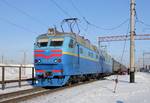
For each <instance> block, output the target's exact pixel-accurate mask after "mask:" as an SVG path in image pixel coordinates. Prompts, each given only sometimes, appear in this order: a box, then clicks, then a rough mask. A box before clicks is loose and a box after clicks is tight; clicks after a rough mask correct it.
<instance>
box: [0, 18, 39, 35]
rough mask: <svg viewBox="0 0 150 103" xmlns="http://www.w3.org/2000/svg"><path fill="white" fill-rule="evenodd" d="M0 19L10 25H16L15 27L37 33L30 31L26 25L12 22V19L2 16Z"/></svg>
mask: <svg viewBox="0 0 150 103" xmlns="http://www.w3.org/2000/svg"><path fill="white" fill-rule="evenodd" d="M0 21H3V22H5V23H7V24H10V25H12V26H15V27H17V28H19V29H22V30H24V31H27V32H30V33H33V34H38V33H37V32H35V31H32V30H30V29H28V28H26V27H24V26H21V25H19V24H16V23H14V22H12V21H9V20H7V19H4V18H2V17H0Z"/></svg>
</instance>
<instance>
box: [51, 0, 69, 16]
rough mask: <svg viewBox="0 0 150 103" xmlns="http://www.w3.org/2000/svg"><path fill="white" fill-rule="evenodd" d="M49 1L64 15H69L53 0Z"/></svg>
mask: <svg viewBox="0 0 150 103" xmlns="http://www.w3.org/2000/svg"><path fill="white" fill-rule="evenodd" d="M49 1H51V2H52V3H53V4H54V5H55V6H56V7H57V8H58V9H60V10H61V11H62V12H63V13H64V14H65V15H66V16H68V17H71V15H70V14H69V13H68V12H67V11H66V10H64V9H63V8H62V7H61V6H60V5H59V4H58V3H57V2H56V1H55V0H49Z"/></svg>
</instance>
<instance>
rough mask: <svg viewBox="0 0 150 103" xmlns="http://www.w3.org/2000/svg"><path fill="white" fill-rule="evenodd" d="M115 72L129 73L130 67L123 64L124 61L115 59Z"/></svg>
mask: <svg viewBox="0 0 150 103" xmlns="http://www.w3.org/2000/svg"><path fill="white" fill-rule="evenodd" d="M112 69H113V70H112V71H113V74H127V73H128V68H127V67H126V66H125V65H123V64H122V63H120V62H118V61H116V60H115V59H113V67H112Z"/></svg>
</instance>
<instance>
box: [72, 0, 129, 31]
mask: <svg viewBox="0 0 150 103" xmlns="http://www.w3.org/2000/svg"><path fill="white" fill-rule="evenodd" d="M69 1H70V3H71V5H72V7H73V8H74V9H75V10H76V12H77V13H78V14H79V15H80V16H81V17H82V19H83V20H84V21H85V22H86V23H87V25H90V26H92V27H95V28H97V29H101V30H115V29H118V28H120V27H121V26H122V25H124V24H125V23H127V22H128V21H129V18H127V19H126V20H124V21H123V22H122V23H120V24H119V25H117V26H115V27H112V28H104V27H100V26H97V25H95V24H94V23H91V22H90V21H89V20H88V19H87V18H86V17H85V16H83V14H82V13H81V12H80V10H79V9H78V7H77V6H76V5H75V3H74V2H73V0H69Z"/></svg>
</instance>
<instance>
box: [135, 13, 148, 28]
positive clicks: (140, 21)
mask: <svg viewBox="0 0 150 103" xmlns="http://www.w3.org/2000/svg"><path fill="white" fill-rule="evenodd" d="M135 18H136V22H138V23H141V24H143V25H145V26H147V27H150V24H147V23H145V22H144V21H142V20H140V19H139V17H138V15H137V12H135Z"/></svg>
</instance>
